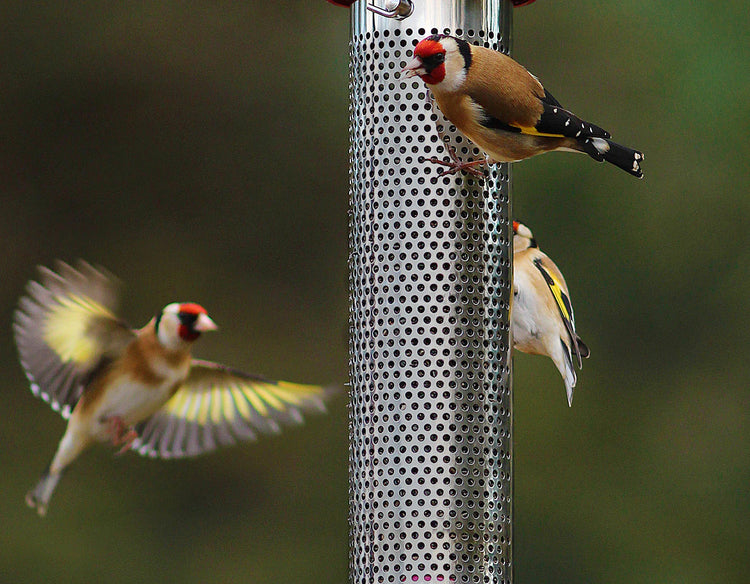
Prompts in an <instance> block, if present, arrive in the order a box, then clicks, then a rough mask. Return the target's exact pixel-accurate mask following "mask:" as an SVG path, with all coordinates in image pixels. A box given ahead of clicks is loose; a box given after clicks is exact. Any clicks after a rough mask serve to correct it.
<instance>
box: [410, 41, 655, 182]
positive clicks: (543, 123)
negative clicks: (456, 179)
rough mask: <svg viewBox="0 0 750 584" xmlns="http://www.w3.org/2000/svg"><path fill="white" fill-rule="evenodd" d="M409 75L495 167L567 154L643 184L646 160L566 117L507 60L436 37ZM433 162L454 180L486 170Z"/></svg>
mask: <svg viewBox="0 0 750 584" xmlns="http://www.w3.org/2000/svg"><path fill="white" fill-rule="evenodd" d="M403 72H404V73H405V76H406V77H413V76H415V75H418V76H419V77H421V78H422V80H423V81H424V82H425V83H426V84H427V85H428V86H429V87H430V89H431V90H432V93H433V95H434V96H435V100H436V101H437V104H438V107H439V108H440V110H441V111H442V112H443V114H444V115H445V117H446V118H448V119H449V120H450V121H451V123H453V124H454V125H455V126H456V128H458V129H459V130H460V131H461V132H462V133H463V134H464V135H465V136H466V137H468V138H469V139H470V140H471V141H472V142H474V143H475V144H476V145H477V146H479V147H480V148H481V149H482V150H484V151H485V152H486V153H487V155H488V156H489V157H490V159H491V160H490V161H491V162H516V161H518V160H523V159H525V158H529V157H530V156H534V155H536V154H542V153H544V152H550V151H552V150H567V151H572V152H584V153H586V154H588V155H589V156H591V158H593V159H594V160H597V161H599V162H602V161H607V162H610V163H612V164H614V165H615V166H618V167H619V168H622V169H623V170H624V171H625V172H628V173H630V174H632V175H633V176H635V177H638V178H642V177H643V172H642V171H641V164H640V163H641V161H642V160H643V154H642V153H641V152H638V151H637V150H633V149H632V148H628V147H627V146H622V145H620V144H617V143H616V142H613V141H612V140H610V135H609V132H607V131H605V130H603V129H602V128H600V127H598V126H595V125H594V124H591V123H589V122H585V121H583V120H581V119H580V118H578V117H576V116H575V115H574V114H572V113H571V112H569V111H568V110H566V109H564V108H563V107H562V106H561V105H560V103H559V102H558V101H557V100H556V99H555V98H554V97H552V95H551V94H550V93H549V92H548V91H547V90H546V89H545V88H544V87H543V86H542V84H541V83H540V82H539V80H538V79H537V78H536V77H534V76H533V75H532V74H531V73H529V72H528V71H527V70H526V69H525V68H524V67H523V66H521V65H519V64H518V63H517V62H516V61H514V60H513V59H511V58H510V57H508V56H507V55H504V54H503V53H500V52H497V51H493V50H491V49H487V48H485V47H478V46H475V45H470V44H469V43H467V42H466V41H464V40H461V39H457V38H454V37H451V36H447V35H441V34H437V35H432V36H429V37H427V38H425V39H422V40H421V41H420V42H419V43H418V44H417V46H416V47H415V48H414V59H413V60H412V61H411V62H409V63H408V64H407V65H406V67H405V68H404V70H403ZM431 161H432V162H436V163H438V164H444V165H446V166H449V167H450V169H451V170H450V171H448V172H449V173H452V172H456V171H458V170H464V169H468V168H472V167H474V166H476V165H478V164H484V163H485V162H486V161H485V160H474V161H470V162H463V163H457V162H443V161H441V160H438V159H435V158H433V159H431Z"/></svg>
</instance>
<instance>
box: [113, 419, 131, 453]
mask: <svg viewBox="0 0 750 584" xmlns="http://www.w3.org/2000/svg"><path fill="white" fill-rule="evenodd" d="M107 422H108V423H109V433H110V434H111V435H112V445H113V446H120V445H122V448H120V450H118V451H117V453H116V454H117V455H120V454H124V453H126V452H127V451H128V450H130V447H131V446H132V444H133V441H134V440H135V439H136V438H138V432H136V431H135V428H133V427H132V426H126V425H125V422H124V421H123V420H122V418H121V417H120V416H112V417H110V418H109V419H108V420H107Z"/></svg>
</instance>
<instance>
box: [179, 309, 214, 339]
mask: <svg viewBox="0 0 750 584" xmlns="http://www.w3.org/2000/svg"><path fill="white" fill-rule="evenodd" d="M177 316H178V318H179V319H180V324H179V326H178V327H177V334H178V335H179V336H180V338H181V339H182V340H183V341H190V342H192V341H194V340H195V339H197V338H198V337H199V336H200V335H201V333H202V332H206V331H213V330H216V329H217V328H218V327H217V326H216V324H215V323H214V321H213V320H211V319H210V318H209V316H208V312H207V311H206V309H205V308H203V307H202V306H201V305H200V304H195V303H193V302H184V303H182V304H180V306H179V310H178V312H177Z"/></svg>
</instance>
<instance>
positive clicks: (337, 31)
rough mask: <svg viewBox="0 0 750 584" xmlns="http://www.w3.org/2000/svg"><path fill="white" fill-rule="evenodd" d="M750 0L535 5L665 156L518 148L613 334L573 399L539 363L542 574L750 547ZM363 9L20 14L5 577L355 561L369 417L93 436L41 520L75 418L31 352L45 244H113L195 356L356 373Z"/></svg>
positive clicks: (712, 574) (536, 482)
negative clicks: (25, 315) (218, 436)
mask: <svg viewBox="0 0 750 584" xmlns="http://www.w3.org/2000/svg"><path fill="white" fill-rule="evenodd" d="M749 24H750V22H749V18H748V8H747V4H746V3H744V2H739V1H734V2H714V3H709V2H685V1H678V0H669V1H662V2H654V1H651V2H647V1H645V0H640V1H631V2H611V1H604V0H600V1H597V0H585V1H584V0H581V1H578V2H552V1H549V0H540V1H539V2H537V3H535V4H533V5H531V6H529V7H526V8H523V9H520V10H516V11H515V33H514V34H515V41H514V49H515V51H514V54H515V56H516V58H517V59H518V60H519V61H521V62H522V63H524V64H525V65H527V66H528V67H529V68H530V69H531V70H532V71H533V72H534V73H535V74H537V75H538V76H539V77H540V78H541V79H542V80H543V81H544V83H545V85H546V86H547V87H548V88H549V89H550V91H551V92H552V93H553V94H554V95H555V96H556V97H557V98H558V99H559V100H560V101H561V102H562V103H563V104H566V105H569V106H570V108H571V109H572V110H574V111H575V112H577V113H578V114H579V115H581V116H583V117H584V118H587V119H590V120H591V121H592V122H595V123H599V124H601V125H602V126H604V127H606V128H607V129H609V130H610V131H611V132H612V133H613V135H614V136H615V138H617V139H619V140H621V141H622V142H623V143H625V144H628V145H631V146H635V147H638V148H641V149H642V150H643V151H644V152H645V153H646V162H645V164H644V169H645V172H646V178H645V179H644V180H643V181H637V180H635V179H633V178H632V177H630V176H628V175H626V174H625V173H623V172H621V171H618V170H616V169H614V168H612V167H605V166H603V165H596V164H594V163H593V162H591V161H590V160H588V159H586V158H585V157H583V156H574V155H568V154H557V155H552V156H545V157H541V158H537V159H533V160H529V161H526V162H523V163H521V164H517V165H515V166H514V170H513V175H514V210H515V214H516V216H518V217H519V218H521V219H522V220H523V221H524V222H526V223H527V224H528V225H529V226H530V227H531V228H532V229H533V230H534V232H535V234H536V236H537V238H538V240H539V242H540V244H541V246H542V248H543V249H544V250H546V251H547V252H548V253H549V254H550V255H551V256H552V257H553V258H554V259H555V260H556V261H557V262H558V264H559V265H560V266H561V268H562V269H563V271H564V273H565V274H566V276H567V278H568V282H569V284H570V287H571V292H572V295H573V300H574V304H575V306H576V308H577V318H578V326H579V330H580V332H581V334H582V336H583V337H584V339H585V340H586V341H587V343H588V344H589V345H590V346H591V347H592V357H591V359H590V360H589V361H588V362H587V363H586V364H585V368H584V371H583V373H582V375H581V378H580V382H579V387H578V389H577V393H576V398H575V401H574V406H573V408H572V409H568V407H567V405H566V402H565V397H564V389H563V385H562V382H561V380H560V379H559V376H558V375H557V372H556V371H555V370H554V368H553V366H552V364H551V363H550V362H548V361H547V360H543V359H541V358H538V357H530V356H526V355H518V356H517V357H516V359H515V365H516V369H515V371H516V375H515V382H516V383H515V389H516V392H515V408H516V434H515V449H516V450H515V452H516V467H515V468H516V476H515V489H516V505H515V514H516V522H515V559H516V581H517V582H519V583H527V582H545V583H548V584H554V583H569V582H579V581H580V582H588V583H607V584H631V583H632V582H643V583H654V584H656V583H660V584H662V583H672V582H674V583H680V584H704V583H714V582H716V583H737V584H739V583H741V582H744V581H747V580H746V578H747V574H748V571H749V570H750V561H749V560H748V549H750V536H748V531H749V528H750V521H749V520H748V517H750V492H749V491H750V489H749V487H750V456H748V446H749V445H750V427H749V424H748V422H749V418H750V388H749V387H748V385H749V384H748V382H749V381H750V367H749V366H748V362H749V360H748V358H747V347H748V340H750V339H749V336H750V335H748V323H749V320H748V314H747V313H748V301H747V290H748V285H750V275H749V274H748V265H750V257H749V250H750V245H749V244H750V235H749V231H748V224H750V202H749V201H750V197H749V196H748V172H747V160H748V154H749V152H748V145H747V144H748V141H747V135H748V130H750V123H749V121H750V116H749V115H748V113H749V110H748V103H749V102H750V91H749V86H748V76H747V62H748V58H749V57H750V51H749V50H748V49H749V47H748V34H747V30H748V25H749ZM348 31H349V26H348V13H347V11H346V10H345V9H340V8H335V7H333V6H331V5H329V4H328V3H326V2H323V1H322V0H318V1H311V0H307V1H305V2H301V1H299V2H292V1H286V2H284V1H276V2H273V1H263V2H261V1H252V2H245V3H232V2H218V3H206V4H204V3H169V2H149V3H122V4H118V5H111V4H107V5H106V6H104V5H103V4H100V3H94V2H90V3H78V4H75V5H71V4H69V3H59V2H48V3H43V6H41V7H40V6H36V7H33V6H32V5H31V3H26V2H6V3H4V4H3V5H2V7H0V52H1V54H2V60H1V65H0V137H1V139H0V197H2V203H3V208H2V213H0V238H1V239H0V241H2V243H3V253H2V255H1V256H0V273H2V285H1V286H0V309H1V310H2V313H1V314H0V330H4V331H6V332H5V334H4V335H2V336H1V337H0V362H1V363H2V364H3V365H4V371H5V372H6V374H5V380H4V386H5V387H4V398H5V399H4V402H3V403H4V408H3V413H2V422H0V440H1V441H2V447H1V448H0V468H1V469H2V474H1V475H0V495H2V496H1V497H0V526H1V527H2V528H1V529H0V582H3V583H5V582H8V583H19V582H22V583H29V584H31V583H35V582H45V583H46V582H55V581H57V582H108V583H109V584H117V583H120V582H157V581H163V582H182V583H189V582H196V583H205V582H222V583H228V582H254V583H256V584H265V583H277V582H289V583H299V584H306V583H309V584H319V583H328V582H331V583H334V582H345V581H346V579H347V553H348V552H347V549H348V548H347V546H348V544H347V523H346V522H347V519H346V518H347V446H346V442H347V419H346V405H345V399H344V397H343V396H342V397H340V398H339V399H338V400H336V401H334V402H333V403H332V404H331V409H330V414H329V415H328V416H325V417H316V418H313V419H310V420H309V421H308V423H307V424H306V425H305V426H303V427H301V428H295V429H292V430H291V431H288V432H286V433H285V434H284V435H283V436H282V437H274V438H270V439H266V440H263V441H261V442H259V443H257V444H254V445H243V446H239V447H235V448H233V449H229V450H226V451H222V452H220V453H217V454H214V455H212V456H206V457H203V458H199V459H196V460H188V461H178V462H174V461H171V462H161V461H149V460H145V459H141V458H140V457H138V456H135V455H132V454H129V455H126V456H123V457H119V458H115V457H113V456H112V453H111V451H110V450H108V449H106V448H99V449H95V450H92V451H91V452H89V453H88V454H87V455H86V456H85V457H83V458H82V459H81V460H80V461H79V463H77V465H76V466H75V467H74V468H73V469H72V470H71V472H70V473H69V474H68V475H67V476H66V477H65V480H64V481H63V482H62V483H61V485H60V488H59V491H58V493H57V494H56V496H55V498H54V499H53V502H52V506H51V508H50V513H49V516H48V517H47V518H46V519H44V520H41V519H38V518H37V517H36V516H35V515H34V514H33V513H32V512H31V511H30V510H29V509H27V508H26V507H25V505H24V504H23V495H24V493H25V491H26V489H27V488H28V487H30V486H31V485H32V484H33V483H34V481H35V480H36V479H37V477H38V474H39V472H40V471H41V470H42V468H43V467H44V465H45V464H46V463H47V462H48V460H49V458H50V457H51V455H52V453H53V451H54V448H55V446H56V444H57V441H58V440H59V438H60V436H61V435H62V432H63V429H64V423H63V421H62V420H61V419H60V418H59V416H58V415H57V414H55V413H53V412H51V411H50V409H49V408H48V407H47V406H46V405H45V404H44V403H42V402H41V401H39V400H36V399H34V398H33V397H32V396H31V394H30V393H29V391H28V388H27V383H26V381H25V378H24V376H23V374H22V371H21V369H20V367H19V365H18V363H17V359H16V354H15V348H14V346H13V341H12V336H11V333H10V328H11V319H12V312H13V310H14V307H15V303H16V300H17V298H18V296H19V295H20V294H21V292H22V290H23V286H24V283H25V282H26V281H27V280H28V279H29V278H30V277H32V276H33V275H34V273H35V272H34V266H35V265H36V264H40V263H41V264H49V263H50V262H51V261H52V260H53V259H54V258H57V257H60V258H63V259H67V260H74V259H75V258H78V257H82V258H86V259H88V260H89V261H92V262H95V263H100V264H102V265H104V266H106V267H107V268H109V269H110V270H111V271H113V272H114V273H116V274H117V275H119V276H120V278H122V280H123V282H124V283H125V290H124V292H125V293H124V297H123V306H122V312H123V315H124V316H125V317H126V318H127V319H128V320H129V321H130V322H132V323H133V324H134V325H138V326H140V325H141V324H143V323H144V322H145V321H146V320H147V319H148V318H149V317H150V315H152V314H153V313H154V312H155V311H156V310H158V309H159V308H160V307H161V306H163V305H164V304H166V303H168V302H170V301H174V300H195V301H198V302H201V303H202V304H204V305H205V306H207V307H208V309H209V311H210V312H211V314H212V315H213V316H214V318H215V320H216V321H217V322H218V323H219V325H220V326H221V331H220V332H219V333H218V334H216V335H213V336H209V337H207V338H205V339H202V340H201V342H200V346H199V347H198V351H197V352H198V354H199V355H200V356H201V357H205V358H211V359H216V360H221V361H224V362H227V363H230V364H233V365H235V366H238V367H241V368H244V369H247V370H251V371H255V372H261V373H265V374H267V375H270V376H275V377H280V378H284V379H289V380H293V381H307V382H338V383H343V382H345V381H346V374H347V340H346V329H347V316H346V314H347V283H346V282H347V275H346V257H347V236H346V224H347V198H348V196H347V180H348V178H347V165H348V160H347V140H348V138H347V131H348V130H347V123H348V121H347V100H348V89H347V60H348V57H347V40H348Z"/></svg>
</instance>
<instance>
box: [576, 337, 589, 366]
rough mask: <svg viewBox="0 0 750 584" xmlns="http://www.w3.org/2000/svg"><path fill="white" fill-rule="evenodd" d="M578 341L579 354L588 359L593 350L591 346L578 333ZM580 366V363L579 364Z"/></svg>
mask: <svg viewBox="0 0 750 584" xmlns="http://www.w3.org/2000/svg"><path fill="white" fill-rule="evenodd" d="M576 343H577V344H578V354H579V355H581V357H583V358H584V359H588V357H589V355H591V350H590V349H589V346H588V345H587V344H586V343H584V342H583V339H582V338H581V337H579V336H578V335H576ZM579 367H580V365H579Z"/></svg>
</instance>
